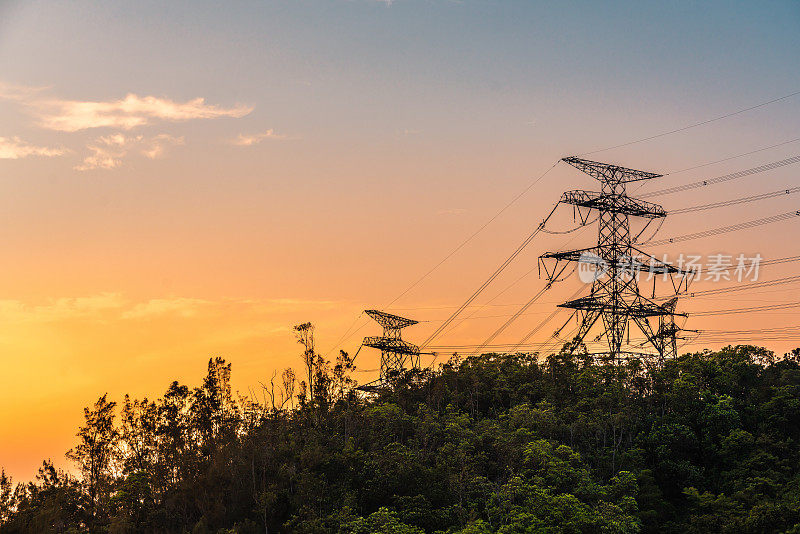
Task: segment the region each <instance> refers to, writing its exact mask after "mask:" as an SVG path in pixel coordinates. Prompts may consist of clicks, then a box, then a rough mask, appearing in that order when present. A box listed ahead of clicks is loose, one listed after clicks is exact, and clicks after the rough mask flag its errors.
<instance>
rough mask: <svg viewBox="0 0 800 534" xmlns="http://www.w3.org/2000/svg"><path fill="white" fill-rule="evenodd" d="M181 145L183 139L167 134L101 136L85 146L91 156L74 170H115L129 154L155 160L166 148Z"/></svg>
mask: <svg viewBox="0 0 800 534" xmlns="http://www.w3.org/2000/svg"><path fill="white" fill-rule="evenodd" d="M183 144H184V139H183V137H173V136H171V135H168V134H159V135H156V136H154V137H145V136H143V135H137V136H126V135H124V134H121V133H116V134H113V135H107V136H102V137H98V138H97V139H96V140H95V142H94V143H92V144H90V145H88V146H87V148H88V149H89V151H90V152H91V154H90V155H88V156H86V157H85V158H84V159H83V161H82V162H81V163H80V164H79V165H77V166H76V167H75V169H76V170H79V171H88V170H91V169H116V168H117V167H119V166H121V165H122V161H123V159H124V158H125V157H126V156H128V155H129V154H131V153H137V154H141V155H142V156H144V157H146V158H149V159H157V158H160V157H162V156H163V155H164V152H165V151H166V149H167V147H169V146H176V145H183Z"/></svg>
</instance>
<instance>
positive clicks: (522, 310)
mask: <svg viewBox="0 0 800 534" xmlns="http://www.w3.org/2000/svg"><path fill="white" fill-rule="evenodd" d="M552 286H553V282H552V281H550V282H548V283H547V284H545V286H544V287H543V288H542V289H541V290H539V292H538V293H536V294H535V295H534V296H533V297H531V299H530V300H529V301H528V302H526V303H525V304H524V305H523V306H522V307H521V308H520V309H519V310H517V313H515V314H514V315H512V316H511V317H510V318H509V319H508V321H506V322H505V323H503V325H502V326H501V327H500V328H498V329H497V330H495V331H494V332H493V333H492V335H490V336H489V337H488V338H486V340H485V341H484V342H483V345H481V346H480V347H479V348H478V350H476V351H475V352H480V351H481V350H483V347H484V346H486V345H488V344H489V343H491V342H492V341H494V340H495V339H496V338H497V336H499V335H500V334H502V333H503V332H504V331H505V329H506V328H508V327H509V326H511V324H512V323H513V322H514V321H516V320H517V319H518V318H519V316H520V315H522V314H523V313H525V311H526V310H527V309H528V308H530V307H531V305H532V304H533V303H534V302H536V301H537V300H538V299H539V297H541V296H542V295H544V294H545V292H546V291H547V290H548V289H550V288H551V287H552Z"/></svg>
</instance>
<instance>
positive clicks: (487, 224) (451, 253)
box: [326, 160, 561, 355]
mask: <svg viewBox="0 0 800 534" xmlns="http://www.w3.org/2000/svg"><path fill="white" fill-rule="evenodd" d="M559 161H561V160H557V161H556V162H555V163H553V165H552V166H551V167H550V168H548V169H547V170H546V171H544V172H543V173H542V174H540V175H539V176H538V177H537V178H536V179H534V180H533V181H532V182H531V183H530V184H528V186H527V187H526V188H525V189H523V190H522V191H521V192H520V193H519V194H517V195H516V196H515V197H514V198H512V199H511V201H510V202H508V203H507V204H506V205H505V206H503V207H502V208H501V209H500V211H498V212H497V213H495V214H494V215H493V216H492V217H491V218H490V219H489V220H488V221H486V222H485V223H484V224H483V225H482V226H481V227H480V228H478V229H477V230H475V232H473V233H472V234H470V235H469V236H468V237H467V238H466V239H465V240H464V241H462V242H461V243H460V244H459V245H458V246H457V247H456V248H454V249H453V250H452V251H450V253H449V254H447V255H446V256H445V257H444V258H442V259H441V260H440V261H439V263H437V264H436V265H434V266H433V267H432V268H431V269H429V270H428V271H427V272H426V273H425V274H423V275H422V276H421V277H419V278H418V279H417V280H416V281H415V282H414V283H412V284H411V285H410V286H408V287H407V288H406V289H405V290H403V291H402V292H401V293H400V294H399V295H397V296H396V297H395V298H393V299H392V300H391V301H390V302H389V303H388V304H386V305H385V306H384V307H383V309H388V308H389V307H390V306H391V305H392V304H394V303H395V302H397V301H398V300H400V299H401V298H402V297H404V296H405V295H406V294H407V293H408V292H409V291H411V290H412V289H414V288H415V287H417V286H418V285H419V284H420V283H422V281H423V280H425V279H426V278H428V276H430V275H431V274H433V272H434V271H436V269H438V268H439V267H441V266H442V265H443V264H444V262H446V261H447V260H449V259H450V258H451V257H453V255H455V254H456V253H457V252H458V251H459V250H461V249H462V248H464V247H465V246H466V245H467V243H469V242H470V241H472V240H473V239H475V237H477V236H478V234H480V233H481V232H483V230H485V229H486V227H487V226H489V225H490V224H492V223H493V222H494V221H495V220H496V219H497V218H498V217H499V216H500V215H502V214H503V213H504V212H505V211H506V210H507V209H508V208H510V207H511V206H512V205H513V204H515V203H516V202H517V201H518V200H519V199H520V198H522V197H523V196H524V195H525V193H527V192H528V191H530V190H531V188H533V186H535V185H536V184H538V183H539V182H540V181H541V180H542V179H543V178H544V177H545V176H547V174H548V173H549V172H550V171H552V170H553V169H554V168H555V166H556V165H558V163H559ZM362 314H363V312H362ZM362 314H359V317H361V315H362ZM356 322H358V317H356V320H355V321H353V324H355V323H356ZM367 324H369V322H366V323H364V325H362V326H361V327H359V328H358V329H356V330H355V331H353V332H352V333H350V334H348V333H347V332H345V334H343V335H342V337H341V338H340V339H339V341H337V342H336V344H335V345H334V346H333V347H331V349H330V350H329V351H328V352H327V353H326V355H327V354H330V353H331V352H333V351H334V350H336V349H337V348H339V346H340V345H341V344H342V343H344V342H345V341H347V340H348V339H350V338H351V337H352V336H353V335H355V333H356V332H358V331H359V330H361V328H363V327H364V326H366V325H367ZM352 327H353V326H352V325H351V326H350V328H348V329H347V330H348V331H349V330H350V329H351V328H352Z"/></svg>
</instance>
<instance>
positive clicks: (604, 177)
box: [561, 156, 663, 183]
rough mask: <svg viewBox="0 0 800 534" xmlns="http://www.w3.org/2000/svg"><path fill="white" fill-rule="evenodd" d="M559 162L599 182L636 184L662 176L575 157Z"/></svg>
mask: <svg viewBox="0 0 800 534" xmlns="http://www.w3.org/2000/svg"><path fill="white" fill-rule="evenodd" d="M561 161H563V162H564V163H568V164H570V165H572V166H573V167H575V168H576V169H578V170H579V171H582V172H585V173H586V174H588V175H589V176H591V177H592V178H595V179H597V180H600V181H601V182H617V183H627V182H637V181H639V180H650V179H651V178H659V177H661V176H663V174H656V173H654V172H646V171H639V170H636V169H629V168H627V167H620V166H619V165H612V164H610V163H600V162H598V161H592V160H588V159H582V158H579V157H575V156H571V157H568V158H562V159H561Z"/></svg>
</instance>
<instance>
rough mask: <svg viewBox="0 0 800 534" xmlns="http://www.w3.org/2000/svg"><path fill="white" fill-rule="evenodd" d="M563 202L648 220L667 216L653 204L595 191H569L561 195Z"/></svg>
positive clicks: (659, 207)
mask: <svg viewBox="0 0 800 534" xmlns="http://www.w3.org/2000/svg"><path fill="white" fill-rule="evenodd" d="M561 202H562V203H564V204H572V205H573V206H578V207H581V208H589V209H596V210H598V211H607V212H611V213H622V214H625V215H633V216H636V217H644V218H647V219H659V218H663V217H666V216H667V212H666V211H664V208H662V207H661V206H659V205H658V204H653V203H652V202H645V201H644V200H638V199H635V198H631V197H629V196H610V195H603V194H601V193H597V192H594V191H582V190H579V189H578V190H575V191H567V192H566V193H564V194H562V195H561Z"/></svg>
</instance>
